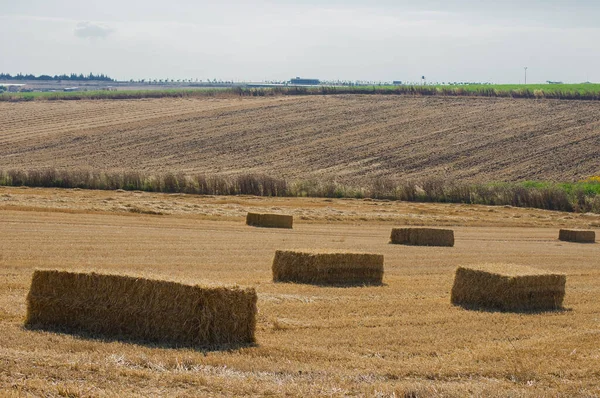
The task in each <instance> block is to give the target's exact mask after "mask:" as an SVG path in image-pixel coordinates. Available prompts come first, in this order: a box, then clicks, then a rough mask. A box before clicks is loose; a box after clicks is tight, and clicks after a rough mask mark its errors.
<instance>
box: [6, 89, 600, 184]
mask: <svg viewBox="0 0 600 398" xmlns="http://www.w3.org/2000/svg"><path fill="white" fill-rule="evenodd" d="M0 116H1V117H0V168H2V169H8V168H25V169H28V168H39V167H45V166H51V167H55V168H75V167H85V168H93V169H99V170H123V169H125V170H145V171H150V172H162V171H183V172H186V173H194V172H206V173H225V174H229V173H247V172H259V173H267V174H271V175H274V176H280V177H287V178H336V179H338V180H340V181H345V182H354V183H357V182H361V181H363V180H364V178H370V177H373V176H396V177H400V178H408V177H411V178H412V177H417V178H418V177H427V176H432V175H437V176H443V177H446V178H457V179H487V180H490V179H491V180H522V179H543V180H565V181H567V180H577V179H580V178H583V177H587V176H589V175H593V174H598V173H599V172H600V151H598V148H600V107H599V106H598V104H596V103H594V102H580V101H557V100H543V101H536V100H513V99H487V98H443V97H401V96H366V95H364V96H361V95H351V96H344V95H341V96H315V97H276V98H245V99H231V98H229V99H219V98H212V99H156V100H132V101H58V102H42V101H40V102H32V103H0Z"/></svg>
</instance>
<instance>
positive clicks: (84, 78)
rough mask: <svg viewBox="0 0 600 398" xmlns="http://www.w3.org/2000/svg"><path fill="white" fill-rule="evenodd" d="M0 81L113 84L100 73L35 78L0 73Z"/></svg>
mask: <svg viewBox="0 0 600 398" xmlns="http://www.w3.org/2000/svg"><path fill="white" fill-rule="evenodd" d="M0 80H71V81H90V80H99V81H105V82H114V81H115V79H113V78H110V77H108V76H106V75H105V74H103V73H101V74H99V75H94V74H93V73H90V74H89V75H84V74H83V73H80V74H77V73H71V74H70V75H67V74H62V75H54V76H50V75H39V76H35V75H32V74H29V75H24V74H22V73H18V74H16V75H14V76H13V75H11V74H10V73H0Z"/></svg>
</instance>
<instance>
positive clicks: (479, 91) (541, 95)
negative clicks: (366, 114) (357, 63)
mask: <svg viewBox="0 0 600 398" xmlns="http://www.w3.org/2000/svg"><path fill="white" fill-rule="evenodd" d="M336 94H367V95H369V94H370V95H406V96H448V97H490V98H525V99H558V100H582V101H598V100H600V84H592V83H590V84H556V85H554V84H553V85H549V84H536V85H510V84H507V85H485V84H473V85H468V84H467V85H460V86H453V85H440V86H428V85H426V86H383V85H382V86H379V85H374V86H314V87H308V86H280V87H243V86H238V87H230V88H197V89H193V88H189V89H181V88H179V89H160V90H121V91H106V90H92V91H77V92H27V93H3V94H0V101H9V102H20V101H40V100H42V101H43V100H46V101H57V100H127V99H146V98H195V97H219V98H227V97H269V96H294V95H300V96H304V95H336Z"/></svg>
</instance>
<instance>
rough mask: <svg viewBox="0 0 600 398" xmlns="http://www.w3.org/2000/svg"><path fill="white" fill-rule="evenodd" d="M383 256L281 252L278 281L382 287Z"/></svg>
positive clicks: (275, 269)
mask: <svg viewBox="0 0 600 398" xmlns="http://www.w3.org/2000/svg"><path fill="white" fill-rule="evenodd" d="M382 280H383V255H381V254H369V253H345V252H320V251H295V250H277V251H276V252H275V258H274V259H273V281H274V282H296V283H310V284H318V285H381V283H382Z"/></svg>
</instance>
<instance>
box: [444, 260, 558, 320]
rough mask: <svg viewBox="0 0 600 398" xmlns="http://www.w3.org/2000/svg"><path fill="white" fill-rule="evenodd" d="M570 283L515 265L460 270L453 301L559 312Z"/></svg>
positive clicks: (480, 305) (484, 306)
mask: <svg viewBox="0 0 600 398" xmlns="http://www.w3.org/2000/svg"><path fill="white" fill-rule="evenodd" d="M566 280H567V277H566V276H565V275H563V274H557V273H552V272H548V271H543V270H539V269H536V268H531V267H525V266H519V265H512V264H483V265H472V266H468V267H458V269H457V270H456V276H455V278H454V286H453V287H452V294H451V299H450V301H451V302H452V303H453V304H456V305H462V306H465V307H475V308H487V309H497V310H502V311H548V310H557V309H560V308H562V302H563V298H564V296H565V283H566Z"/></svg>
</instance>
